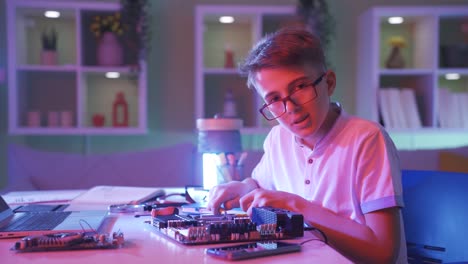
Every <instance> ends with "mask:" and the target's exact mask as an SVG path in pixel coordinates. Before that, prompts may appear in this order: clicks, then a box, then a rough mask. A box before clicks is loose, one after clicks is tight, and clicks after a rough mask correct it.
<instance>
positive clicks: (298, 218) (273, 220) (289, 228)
mask: <svg viewBox="0 0 468 264" xmlns="http://www.w3.org/2000/svg"><path fill="white" fill-rule="evenodd" d="M252 221H253V222H255V223H257V224H259V225H261V224H276V228H277V229H279V230H282V232H283V233H284V234H285V235H287V236H291V237H302V236H304V217H303V216H302V215H301V214H298V213H294V212H291V211H288V210H284V209H277V208H272V207H260V208H255V207H254V208H252Z"/></svg>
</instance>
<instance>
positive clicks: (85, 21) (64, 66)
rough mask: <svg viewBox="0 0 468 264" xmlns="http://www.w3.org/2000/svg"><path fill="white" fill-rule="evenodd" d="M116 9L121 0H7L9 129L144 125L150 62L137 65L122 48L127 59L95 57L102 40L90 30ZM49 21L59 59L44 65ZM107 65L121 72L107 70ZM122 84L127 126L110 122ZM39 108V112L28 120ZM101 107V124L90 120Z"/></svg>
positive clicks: (131, 128)
mask: <svg viewBox="0 0 468 264" xmlns="http://www.w3.org/2000/svg"><path fill="white" fill-rule="evenodd" d="M119 9H120V5H119V3H110V2H91V1H89V2H85V1H57V0H56V1H48V0H38V1H34V0H7V12H6V13H7V35H8V40H7V44H8V94H9V95H8V96H9V98H8V103H9V106H8V110H9V113H8V114H9V133H10V134H13V135H15V134H26V135H49V134H141V133H146V128H147V126H146V65H145V63H144V62H142V61H140V68H139V70H135V68H134V66H131V64H135V63H132V62H131V60H132V59H131V58H129V56H128V54H125V53H124V54H122V56H123V63H122V65H116V66H100V65H98V62H97V59H96V57H97V54H96V53H97V52H96V49H97V46H98V42H99V40H98V38H96V37H95V36H94V35H93V34H92V32H91V30H90V25H91V23H92V19H93V18H94V17H95V16H97V15H99V16H105V15H109V14H115V13H116V12H118V11H119ZM47 10H53V11H59V12H60V17H58V18H47V17H45V16H44V12H45V11H47ZM52 28H53V29H55V30H56V32H57V36H58V38H57V51H56V54H57V62H56V63H55V64H52V65H45V64H44V63H43V62H41V60H40V56H41V52H42V45H41V34H42V32H44V31H45V30H51V29H52ZM124 34H125V33H124ZM118 41H119V43H121V45H123V43H122V42H123V41H122V39H121V38H119V39H118ZM109 72H114V73H118V74H119V75H120V77H118V78H115V79H110V78H107V77H106V73H109ZM119 92H122V93H123V94H124V96H125V100H126V103H127V105H128V116H129V120H128V126H119V127H116V126H114V125H113V122H112V111H113V110H112V105H113V102H114V100H115V97H116V94H117V93H119ZM31 113H32V114H31ZM37 114H39V120H36V121H35V122H31V115H33V116H34V115H36V119H37ZM96 114H98V115H102V116H103V117H104V124H103V125H102V126H99V125H96V124H95V123H93V117H94V116H95V115H96ZM51 117H53V118H51ZM63 118H64V119H63ZM62 119H63V120H62ZM62 121H63V122H62Z"/></svg>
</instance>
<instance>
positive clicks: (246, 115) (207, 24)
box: [195, 5, 297, 133]
mask: <svg viewBox="0 0 468 264" xmlns="http://www.w3.org/2000/svg"><path fill="white" fill-rule="evenodd" d="M220 16H232V17H233V18H234V22H233V23H231V24H222V23H220V22H219V21H218V20H219V17H220ZM296 19H297V18H296V16H295V6H237V5H236V6H229V5H200V6H197V7H196V16H195V54H196V55H195V56H196V57H195V119H197V118H213V117H214V115H215V114H218V113H222V111H223V100H224V95H225V93H226V92H227V91H228V90H232V92H233V94H234V98H235V100H236V105H237V112H238V116H239V118H241V119H242V120H243V121H244V129H243V132H244V133H263V132H265V131H267V130H268V129H269V128H270V127H271V125H272V124H274V123H268V122H266V121H264V120H263V119H262V117H261V115H260V114H259V113H258V110H257V109H259V108H260V106H261V105H262V104H263V102H262V99H261V98H260V97H258V96H257V95H256V93H255V91H253V90H249V89H248V88H247V86H246V79H245V78H243V77H240V76H239V73H238V72H237V69H236V68H230V67H228V68H226V67H225V48H230V49H231V50H232V51H233V54H234V66H235V65H237V64H238V62H240V61H241V60H242V59H243V58H245V56H246V55H247V53H248V51H249V50H250V49H251V47H252V46H253V45H254V44H255V43H256V42H257V41H258V40H259V39H260V38H261V37H262V36H264V35H265V34H267V33H271V32H273V31H276V30H277V29H279V28H281V27H282V26H286V25H288V24H290V23H295V21H296Z"/></svg>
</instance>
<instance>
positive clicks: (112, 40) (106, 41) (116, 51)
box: [97, 32, 122, 66]
mask: <svg viewBox="0 0 468 264" xmlns="http://www.w3.org/2000/svg"><path fill="white" fill-rule="evenodd" d="M97 64H98V65H100V66H119V65H122V45H121V44H120V42H119V40H118V39H117V36H116V35H115V34H114V33H112V32H104V34H102V36H101V38H100V39H99V41H98V45H97Z"/></svg>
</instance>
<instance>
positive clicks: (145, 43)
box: [120, 0, 151, 70]
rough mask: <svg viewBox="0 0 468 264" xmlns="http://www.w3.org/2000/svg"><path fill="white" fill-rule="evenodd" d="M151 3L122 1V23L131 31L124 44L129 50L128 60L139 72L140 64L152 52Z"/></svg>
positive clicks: (137, 0) (138, 0)
mask: <svg viewBox="0 0 468 264" xmlns="http://www.w3.org/2000/svg"><path fill="white" fill-rule="evenodd" d="M150 3H151V1H148V0H120V5H121V10H120V12H121V13H122V23H124V24H125V25H126V27H127V28H128V29H129V30H128V31H127V32H126V35H125V37H124V44H125V46H126V50H128V53H127V56H128V60H129V62H130V64H131V65H133V66H134V67H135V68H137V70H138V69H139V67H140V65H139V62H140V61H145V60H146V57H147V55H148V53H149V51H150V45H149V44H150V41H151V27H150V24H151V16H150V8H151V5H150Z"/></svg>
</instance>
